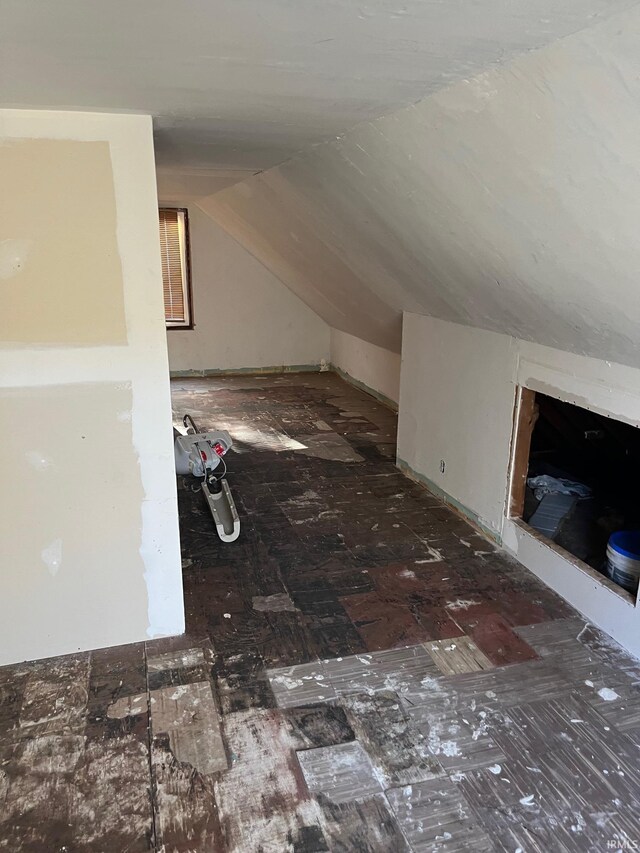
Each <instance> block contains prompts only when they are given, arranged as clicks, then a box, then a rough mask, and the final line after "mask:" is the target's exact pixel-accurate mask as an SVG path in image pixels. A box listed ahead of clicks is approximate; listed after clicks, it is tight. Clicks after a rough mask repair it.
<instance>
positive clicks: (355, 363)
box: [331, 329, 400, 405]
mask: <svg viewBox="0 0 640 853" xmlns="http://www.w3.org/2000/svg"><path fill="white" fill-rule="evenodd" d="M331 363H332V364H333V366H334V367H336V368H338V370H340V371H341V372H343V373H346V374H348V376H350V377H351V378H352V379H355V380H356V382H357V383H361V384H362V385H364V386H366V387H367V388H368V389H370V390H372V391H374V392H375V393H376V394H379V395H380V396H381V397H382V398H384V399H386V400H388V401H390V402H391V403H395V404H396V405H397V404H398V400H399V399H400V356H399V355H398V353H396V352H391V351H390V350H387V349H384V348H383V347H378V346H375V344H370V343H368V342H367V341H363V340H362V338H356V337H354V336H353V335H348V334H346V333H345V332H341V331H339V330H338V329H331Z"/></svg>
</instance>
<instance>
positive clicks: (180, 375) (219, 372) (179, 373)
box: [169, 364, 326, 379]
mask: <svg viewBox="0 0 640 853" xmlns="http://www.w3.org/2000/svg"><path fill="white" fill-rule="evenodd" d="M320 372H321V366H320V365H319V364H274V365H269V366H268V367H212V368H209V369H207V370H171V371H169V376H170V377H171V378H172V379H197V378H198V377H204V376H238V375H239V374H242V375H247V376H251V375H254V376H261V375H263V374H271V373H320ZM325 372H326V368H325Z"/></svg>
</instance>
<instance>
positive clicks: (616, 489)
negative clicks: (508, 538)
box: [510, 388, 640, 601]
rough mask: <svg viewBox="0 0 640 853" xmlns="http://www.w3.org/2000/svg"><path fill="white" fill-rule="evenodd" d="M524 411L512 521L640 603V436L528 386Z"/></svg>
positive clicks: (517, 449)
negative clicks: (517, 521) (517, 520)
mask: <svg viewBox="0 0 640 853" xmlns="http://www.w3.org/2000/svg"><path fill="white" fill-rule="evenodd" d="M517 411H518V417H517V422H516V424H515V441H514V454H513V467H512V477H511V494H510V516H511V517H513V518H516V519H520V520H521V522H522V523H523V524H524V525H525V526H526V527H527V528H528V529H529V532H531V533H533V534H534V535H536V536H538V537H541V538H542V539H544V540H545V541H546V543H547V544H548V545H550V547H553V548H555V549H556V550H559V551H562V552H564V554H565V556H567V557H569V558H570V559H571V561H572V562H573V563H574V564H576V565H579V566H580V567H581V568H584V569H585V570H586V571H589V573H590V574H592V575H593V576H594V577H596V578H597V579H598V580H600V581H601V582H604V583H606V584H607V585H611V584H612V585H613V588H614V589H615V590H616V591H617V592H619V593H620V594H621V595H623V596H625V597H629V598H632V599H633V600H634V601H635V598H636V594H637V590H638V579H639V578H640V430H639V429H638V428H637V427H634V426H631V425H629V424H626V423H623V422H621V421H618V420H615V419H614V418H610V417H605V416H604V415H601V414H598V413H596V412H592V411H590V410H588V409H585V408H583V407H581V406H577V405H574V404H572V403H566V402H564V401H562V400H558V399H556V398H554V397H550V396H548V395H546V394H541V393H537V392H534V391H531V390H530V389H528V388H521V389H520V394H519V406H518V410H517ZM636 557H637V559H636Z"/></svg>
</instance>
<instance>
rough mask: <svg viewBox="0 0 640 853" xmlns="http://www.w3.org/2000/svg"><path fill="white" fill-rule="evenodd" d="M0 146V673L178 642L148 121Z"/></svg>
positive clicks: (43, 131)
mask: <svg viewBox="0 0 640 853" xmlns="http://www.w3.org/2000/svg"><path fill="white" fill-rule="evenodd" d="M0 140H1V142H0V173H1V174H2V175H3V202H5V205H6V209H7V210H9V211H12V210H16V211H17V213H18V215H16V216H15V217H13V216H11V215H7V216H3V217H0V226H1V229H2V230H1V232H0V290H1V291H2V299H3V306H4V308H5V310H4V312H3V315H4V316H5V317H7V316H8V317H9V318H10V319H11V323H10V326H9V327H8V328H7V329H6V330H3V335H2V343H1V344H0V421H1V422H2V423H3V425H4V435H5V441H3V443H2V447H1V449H0V468H1V469H2V471H3V477H4V482H5V485H6V488H5V493H4V500H3V506H2V512H1V513H0V526H1V531H0V551H1V554H0V561H1V562H2V565H3V575H2V582H1V594H0V624H2V628H3V630H2V643H1V644H0V664H6V663H11V662H15V661H20V660H25V659H32V658H40V657H49V656H52V655H58V654H65V653H71V652H74V651H78V650H86V649H91V648H98V647H102V646H108V645H117V644H120V643H128V642H135V641H140V640H145V639H147V638H148V637H153V636H162V635H170V634H177V633H181V632H182V631H183V630H184V608H183V599H182V581H181V562H180V547H179V537H178V520H177V501H176V486H175V475H174V466H173V447H172V437H171V436H172V434H171V409H170V397H169V382H168V363H167V350H166V336H165V329H164V317H163V304H162V276H161V269H160V253H159V241H158V218H157V199H156V190H155V169H154V160H153V143H152V135H151V120H150V119H149V117H147V116H130V115H127V116H125V115H113V114H91V113H66V112H54V111H52V112H43V111H41V112H36V111H22V110H3V111H0Z"/></svg>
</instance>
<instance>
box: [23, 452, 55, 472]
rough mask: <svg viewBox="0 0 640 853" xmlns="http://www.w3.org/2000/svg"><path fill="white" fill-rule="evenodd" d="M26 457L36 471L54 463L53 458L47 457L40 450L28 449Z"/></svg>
mask: <svg viewBox="0 0 640 853" xmlns="http://www.w3.org/2000/svg"><path fill="white" fill-rule="evenodd" d="M25 457H26V460H27V462H28V463H29V465H31V467H32V468H35V470H36V471H44V470H45V469H47V468H50V467H51V465H52V462H51V460H50V459H47V457H46V456H44V454H42V453H41V452H40V451H39V450H27V452H26V453H25Z"/></svg>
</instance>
